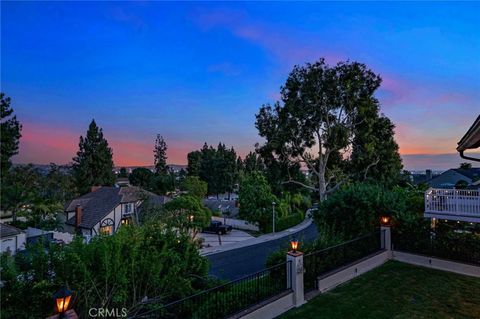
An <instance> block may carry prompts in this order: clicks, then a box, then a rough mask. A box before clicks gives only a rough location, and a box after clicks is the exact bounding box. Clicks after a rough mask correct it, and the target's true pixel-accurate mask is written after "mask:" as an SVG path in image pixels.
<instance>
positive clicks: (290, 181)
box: [282, 179, 318, 191]
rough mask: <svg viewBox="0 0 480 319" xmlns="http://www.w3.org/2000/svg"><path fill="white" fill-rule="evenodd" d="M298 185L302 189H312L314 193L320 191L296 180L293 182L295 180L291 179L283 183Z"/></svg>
mask: <svg viewBox="0 0 480 319" xmlns="http://www.w3.org/2000/svg"><path fill="white" fill-rule="evenodd" d="M289 183H291V184H296V185H300V186H302V187H305V188H307V189H310V190H312V191H318V188H316V187H313V186H310V185H307V184H305V183H302V182H299V181H296V180H293V179H289V180H288V181H285V182H282V184H289Z"/></svg>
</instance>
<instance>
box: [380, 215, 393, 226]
mask: <svg viewBox="0 0 480 319" xmlns="http://www.w3.org/2000/svg"><path fill="white" fill-rule="evenodd" d="M391 219H392V217H391V216H389V215H382V216H380V224H381V225H382V226H390V221H391Z"/></svg>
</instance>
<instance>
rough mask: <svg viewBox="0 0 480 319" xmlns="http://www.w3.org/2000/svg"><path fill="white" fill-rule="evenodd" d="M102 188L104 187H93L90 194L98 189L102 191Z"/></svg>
mask: <svg viewBox="0 0 480 319" xmlns="http://www.w3.org/2000/svg"><path fill="white" fill-rule="evenodd" d="M100 188H102V186H92V187H91V188H90V192H92V193H93V192H94V191H96V190H97V189H100Z"/></svg>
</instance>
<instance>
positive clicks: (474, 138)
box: [457, 115, 480, 160]
mask: <svg viewBox="0 0 480 319" xmlns="http://www.w3.org/2000/svg"><path fill="white" fill-rule="evenodd" d="M457 144H458V146H457V151H458V152H460V155H461V156H462V155H463V151H465V150H467V149H475V148H479V147H480V115H478V116H477V119H476V120H475V122H473V124H472V126H471V127H470V128H469V129H468V131H467V133H465V135H464V136H463V137H462V138H461V139H460V141H459V142H458V143H457ZM462 157H463V156H462ZM467 159H468V158H467ZM477 160H478V159H477Z"/></svg>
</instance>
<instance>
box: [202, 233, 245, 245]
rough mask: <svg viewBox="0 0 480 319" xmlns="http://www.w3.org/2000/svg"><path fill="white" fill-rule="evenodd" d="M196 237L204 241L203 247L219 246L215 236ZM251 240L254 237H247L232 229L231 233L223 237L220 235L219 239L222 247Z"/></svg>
mask: <svg viewBox="0 0 480 319" xmlns="http://www.w3.org/2000/svg"><path fill="white" fill-rule="evenodd" d="M197 236H198V237H199V238H203V239H204V242H203V246H205V247H217V246H220V243H219V240H218V235H217V234H209V233H199V234H198V235H197ZM251 238H254V237H253V236H252V235H249V234H247V233H246V232H244V231H241V230H238V229H233V230H232V231H231V232H229V233H227V234H225V235H220V239H221V241H222V246H225V245H228V244H232V243H238V242H239V241H242V240H247V239H251Z"/></svg>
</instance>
